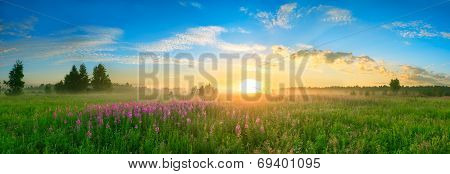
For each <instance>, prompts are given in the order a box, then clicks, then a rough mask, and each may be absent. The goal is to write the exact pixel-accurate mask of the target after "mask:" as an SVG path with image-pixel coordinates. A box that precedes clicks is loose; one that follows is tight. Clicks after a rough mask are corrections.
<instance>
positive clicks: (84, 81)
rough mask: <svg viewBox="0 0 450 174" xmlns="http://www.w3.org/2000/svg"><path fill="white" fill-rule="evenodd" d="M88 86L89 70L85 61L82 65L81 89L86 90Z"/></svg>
mask: <svg viewBox="0 0 450 174" xmlns="http://www.w3.org/2000/svg"><path fill="white" fill-rule="evenodd" d="M88 86H89V75H88V74H87V71H86V65H84V63H83V64H81V65H80V84H79V87H80V89H79V90H80V91H86V90H87V88H88Z"/></svg>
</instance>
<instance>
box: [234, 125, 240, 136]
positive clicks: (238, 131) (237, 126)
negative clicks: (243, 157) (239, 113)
mask: <svg viewBox="0 0 450 174" xmlns="http://www.w3.org/2000/svg"><path fill="white" fill-rule="evenodd" d="M234 130H235V132H236V136H238V137H239V136H241V125H239V124H237V125H236V128H234Z"/></svg>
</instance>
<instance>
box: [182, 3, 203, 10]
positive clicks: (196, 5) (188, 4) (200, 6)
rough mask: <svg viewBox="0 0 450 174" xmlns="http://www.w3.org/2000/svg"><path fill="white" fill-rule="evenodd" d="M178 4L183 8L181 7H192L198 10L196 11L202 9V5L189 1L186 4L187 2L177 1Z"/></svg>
mask: <svg viewBox="0 0 450 174" xmlns="http://www.w3.org/2000/svg"><path fill="white" fill-rule="evenodd" d="M178 4H180V5H181V6H183V7H194V8H198V9H201V8H203V5H202V4H200V3H199V2H195V1H191V2H188V1H178Z"/></svg>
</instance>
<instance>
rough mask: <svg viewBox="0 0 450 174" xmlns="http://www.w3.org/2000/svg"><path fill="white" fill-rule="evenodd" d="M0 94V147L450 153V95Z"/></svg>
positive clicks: (109, 150) (89, 150) (53, 150)
mask: <svg viewBox="0 0 450 174" xmlns="http://www.w3.org/2000/svg"><path fill="white" fill-rule="evenodd" d="M134 99H135V95H128V94H90V95H87V94H86V95H44V94H36V95H32V94H26V95H23V96H18V97H6V96H0V153H450V141H449V140H450V139H449V138H450V98H445V97H440V98H427V97H399V96H370V97H363V96H321V97H319V96H316V97H311V99H310V100H309V101H298V102H286V101H284V102H283V101H282V102H270V103H247V104H246V103H224V102H199V101H196V102H193V101H191V102H182V101H167V102H162V103H160V102H158V103H155V102H135V101H133V100H134Z"/></svg>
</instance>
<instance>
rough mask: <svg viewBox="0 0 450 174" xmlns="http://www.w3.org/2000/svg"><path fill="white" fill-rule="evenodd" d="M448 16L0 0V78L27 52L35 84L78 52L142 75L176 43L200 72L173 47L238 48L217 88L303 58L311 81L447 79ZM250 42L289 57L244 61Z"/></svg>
mask: <svg viewBox="0 0 450 174" xmlns="http://www.w3.org/2000/svg"><path fill="white" fill-rule="evenodd" d="M449 18H450V1H449V0H428V1H423V0H411V1H407V2H406V1H396V0H389V1H388V0H360V1H354V0H328V1H321V0H279V1H275V0H234V1H233V0H230V1H202V0H196V1H189V0H182V1H180V0H174V1H170V0H166V1H162V0H161V1H156V0H155V1H153V0H147V1H114V0H109V1H106V0H105V1H100V0H99V1H75V0H73V1H72V0H60V1H50V0H36V1H26V0H7V1H6V0H0V79H1V80H6V79H7V78H8V72H9V71H10V69H11V67H12V65H13V64H14V62H15V61H16V60H17V59H20V60H22V61H23V62H24V65H25V70H24V73H25V82H26V83H27V84H41V83H55V82H57V81H59V80H62V79H63V78H64V75H65V74H67V73H68V71H69V70H70V68H71V66H72V65H77V66H78V65H80V64H81V63H85V64H86V65H87V67H88V69H89V70H92V68H93V67H94V66H95V65H96V64H98V63H102V64H105V65H106V67H107V69H108V72H109V73H110V76H111V79H112V81H113V82H116V83H126V82H128V83H132V84H137V83H138V64H137V63H138V57H139V53H142V52H156V53H158V55H161V54H162V53H168V54H169V57H171V58H174V61H171V62H170V63H167V64H178V65H180V66H181V71H182V72H183V75H184V76H188V75H187V74H191V75H192V77H194V78H196V79H198V81H196V82H195V83H199V82H204V83H209V82H208V81H207V80H205V78H203V77H204V76H202V75H201V73H199V70H198V68H195V67H194V68H192V67H189V66H187V65H186V64H183V63H180V61H176V58H175V57H176V54H177V53H190V54H192V55H193V57H194V62H195V63H196V64H200V63H202V62H201V61H202V60H201V59H200V58H199V56H200V55H202V54H203V53H213V54H215V55H217V56H218V57H219V55H220V53H235V54H239V56H240V57H241V58H238V59H233V60H234V61H233V62H232V63H231V66H230V67H231V69H227V68H225V67H227V66H226V65H228V64H229V63H227V59H226V58H223V59H222V58H221V59H219V61H218V64H219V66H218V68H216V69H214V68H213V66H211V67H210V69H208V72H209V74H212V76H213V77H214V78H215V79H217V83H218V85H219V86H221V87H219V89H220V88H224V87H226V86H230V85H231V86H233V88H236V89H238V88H240V87H241V86H240V85H241V84H242V83H243V82H248V81H249V80H250V81H254V79H255V78H256V81H257V83H258V84H261V85H262V86H279V84H280V83H282V84H286V85H285V86H289V82H288V81H289V79H293V78H295V77H292V76H289V73H288V72H286V71H282V70H280V69H282V68H280V67H281V66H288V65H286V64H299V62H301V60H307V65H306V68H305V69H304V71H303V73H302V74H301V80H302V82H303V85H304V86H313V87H325V86H355V85H359V86H373V85H377V86H378V85H384V84H388V82H389V80H390V79H392V78H398V79H400V81H401V83H402V84H404V85H450V76H449V74H450V64H449V63H450V61H449V60H450V23H449V22H448V21H449V20H448V19H449ZM246 53H252V54H255V55H258V56H259V57H261V58H262V57H265V56H267V55H269V54H277V55H281V56H282V57H284V59H283V58H280V59H281V60H279V61H284V62H286V63H285V64H283V65H280V64H275V63H273V62H271V63H270V66H262V65H259V64H257V63H249V64H248V65H246V66H243V63H242V61H241V60H242V56H243V55H245V54H246ZM263 61H265V60H263ZM181 62H182V61H181ZM203 63H204V62H203ZM209 63H211V62H209ZM150 64H161V62H159V63H158V62H153V63H150ZM148 66H151V65H148ZM161 66H162V65H161ZM196 67H198V66H196ZM230 71H231V72H230ZM88 72H90V73H92V72H91V71H88ZM258 72H260V73H262V74H263V77H266V76H268V77H271V78H270V82H267V81H265V80H263V79H259V78H258V77H257V75H256V74H257V73H258ZM244 73H246V74H250V75H248V77H245V78H244V77H242V74H244ZM229 74H230V75H229ZM173 77H174V75H173V74H171V75H169V76H163V75H161V76H160V77H159V78H160V81H163V79H165V78H168V79H172V78H173ZM228 77H234V78H233V80H231V84H230V83H227V80H228V79H227V78H228ZM159 83H161V82H159ZM184 83H186V82H182V83H181V84H182V85H183V84H184ZM253 84H254V83H253ZM148 86H155V85H154V84H153V85H152V84H149V85H148ZM160 86H165V85H159V87H160ZM166 86H170V85H166ZM271 88H276V87H271Z"/></svg>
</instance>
